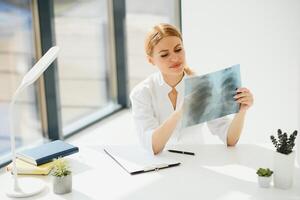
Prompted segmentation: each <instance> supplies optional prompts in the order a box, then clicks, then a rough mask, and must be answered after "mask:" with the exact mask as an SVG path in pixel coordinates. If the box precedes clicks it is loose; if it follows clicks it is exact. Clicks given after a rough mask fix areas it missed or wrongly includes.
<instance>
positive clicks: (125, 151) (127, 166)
mask: <svg viewBox="0 0 300 200" xmlns="http://www.w3.org/2000/svg"><path fill="white" fill-rule="evenodd" d="M103 150H104V152H105V153H106V154H107V155H108V156H109V157H110V158H112V159H113V160H114V161H115V162H116V163H118V165H120V167H121V168H123V169H124V170H125V171H126V172H128V173H129V174H131V175H136V174H142V173H147V172H153V171H159V170H161V169H167V168H171V167H175V166H179V165H180V162H178V161H177V160H174V159H171V158H169V157H168V156H167V154H163V153H162V154H160V155H150V154H149V153H148V152H146V151H145V150H144V149H142V148H141V147H139V146H117V145H115V146H109V147H105V148H104V149H103Z"/></svg>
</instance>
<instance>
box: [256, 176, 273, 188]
mask: <svg viewBox="0 0 300 200" xmlns="http://www.w3.org/2000/svg"><path fill="white" fill-rule="evenodd" d="M257 179H258V185H259V187H262V188H269V187H270V184H271V180H272V176H268V177H267V176H257Z"/></svg>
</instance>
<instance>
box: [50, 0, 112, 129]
mask: <svg viewBox="0 0 300 200" xmlns="http://www.w3.org/2000/svg"><path fill="white" fill-rule="evenodd" d="M107 8H108V5H107V1H106V0H78V1H72V0H60V1H54V12H55V34H56V43H57V45H58V46H59V47H60V48H61V51H60V54H59V56H58V69H59V81H60V82H59V85H60V97H61V106H62V120H63V128H64V130H66V127H68V126H69V125H72V124H75V123H76V124H78V123H77V122H78V121H79V120H80V121H82V120H84V119H85V118H86V117H87V116H91V115H92V114H95V113H97V112H99V111H101V109H102V108H105V107H107V106H110V105H111V104H113V103H114V102H115V100H114V98H113V96H112V93H111V90H112V85H111V84H110V83H111V76H110V75H111V68H112V66H111V64H110V59H109V58H110V53H109V52H110V51H109V46H108V44H109V43H108V41H109V36H110V34H109V31H108V30H109V29H108V11H107V10H108V9H107ZM64 133H66V131H64Z"/></svg>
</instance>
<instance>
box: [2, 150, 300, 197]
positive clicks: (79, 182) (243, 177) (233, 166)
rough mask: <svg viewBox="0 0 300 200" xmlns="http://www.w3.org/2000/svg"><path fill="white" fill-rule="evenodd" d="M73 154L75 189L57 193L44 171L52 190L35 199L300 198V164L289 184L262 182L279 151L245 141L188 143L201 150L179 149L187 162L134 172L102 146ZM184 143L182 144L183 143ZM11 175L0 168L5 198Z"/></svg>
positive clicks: (178, 157)
mask: <svg viewBox="0 0 300 200" xmlns="http://www.w3.org/2000/svg"><path fill="white" fill-rule="evenodd" d="M79 148H80V153H78V154H74V155H72V156H70V157H69V159H70V160H71V162H72V165H73V171H74V175H73V192H72V193H69V194H66V195H55V194H54V193H53V192H52V186H51V179H50V177H40V178H41V179H44V181H45V182H47V184H48V188H47V190H45V191H44V192H43V193H41V194H40V195H38V196H35V197H31V198H29V199H42V200H46V199H47V200H50V199H51V200H68V199H76V200H77V199H78V200H88V199H93V200H99V199H105V200H109V199H124V200H134V199H136V200H141V199H143V200H145V199H152V200H153V199H170V200H171V199H172V200H174V199H189V200H190V199H205V200H210V199H213V200H215V199H218V200H223V199H228V200H233V199H239V200H242V199H261V200H262V199H263V200H268V199H270V200H276V199H284V200H289V199H292V200H296V199H300V169H299V168H296V169H295V179H294V185H293V187H292V188H291V189H289V190H280V189H276V188H274V187H273V186H272V187H271V188H268V189H263V188H259V187H258V184H257V175H256V174H255V172H256V169H257V168H258V167H271V168H273V167H272V157H273V151H272V150H269V149H267V148H264V147H261V146H257V145H246V144H244V145H243V144H239V145H238V146H237V147H234V148H226V147H225V146H223V145H198V146H185V147H181V149H182V148H185V150H190V151H193V152H195V153H196V156H188V155H181V154H173V156H174V158H177V159H178V160H180V161H181V162H182V164H181V165H180V166H178V167H173V168H169V169H164V170H161V171H158V172H150V173H144V174H139V175H134V176H131V175H129V174H128V173H127V172H125V171H124V170H123V169H122V168H121V167H120V166H119V165H117V164H116V163H115V162H114V161H113V160H112V159H111V158H110V157H109V156H107V154H105V153H104V152H103V151H102V149H101V147H79ZM177 148H179V147H177ZM9 180H11V179H10V175H9V174H8V173H3V172H2V173H1V174H0V188H1V193H0V199H1V200H5V199H9V198H7V197H6V195H5V193H4V192H5V190H4V188H5V187H7V186H8V181H9Z"/></svg>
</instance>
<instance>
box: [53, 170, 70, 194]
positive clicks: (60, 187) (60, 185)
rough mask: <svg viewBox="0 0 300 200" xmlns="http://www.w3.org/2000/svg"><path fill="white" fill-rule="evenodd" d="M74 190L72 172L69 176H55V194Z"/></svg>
mask: <svg viewBox="0 0 300 200" xmlns="http://www.w3.org/2000/svg"><path fill="white" fill-rule="evenodd" d="M71 191H72V174H70V175H67V176H62V177H58V176H53V192H54V193H55V194H66V193H69V192H71Z"/></svg>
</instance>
